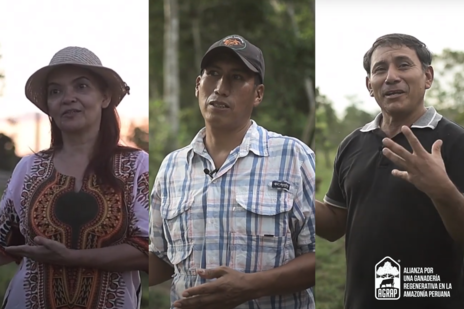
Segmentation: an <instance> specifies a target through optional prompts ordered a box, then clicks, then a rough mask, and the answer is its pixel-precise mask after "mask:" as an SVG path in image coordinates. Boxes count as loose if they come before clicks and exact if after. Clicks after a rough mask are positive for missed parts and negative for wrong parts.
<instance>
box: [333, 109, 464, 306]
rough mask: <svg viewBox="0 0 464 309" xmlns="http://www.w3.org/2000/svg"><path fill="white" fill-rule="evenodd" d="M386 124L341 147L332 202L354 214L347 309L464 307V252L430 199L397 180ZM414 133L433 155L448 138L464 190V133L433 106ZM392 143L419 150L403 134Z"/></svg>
mask: <svg viewBox="0 0 464 309" xmlns="http://www.w3.org/2000/svg"><path fill="white" fill-rule="evenodd" d="M380 119H381V115H380V114H379V115H378V116H377V117H376V119H375V120H374V121H373V122H371V123H369V124H367V125H365V126H364V127H363V128H361V129H358V130H356V131H354V132H353V133H351V134H350V135H349V136H347V137H346V138H345V139H344V140H343V142H342V143H341V144H340V146H339V149H338V153H337V156H336V158H335V164H334V173H333V178H332V183H331V185H330V188H329V191H328V193H327V195H326V197H325V198H324V201H325V202H326V203H328V204H331V205H333V206H336V207H342V208H346V209H347V211H348V221H347V229H346V262H347V278H346V292H345V308H346V309H383V308H389V309H390V308H395V309H396V308H398V309H401V308H408V309H414V308H421V309H422V308H433V309H442V308H443V309H444V308H464V296H463V283H464V277H463V258H464V257H463V250H462V248H461V247H460V246H459V245H458V244H457V243H456V242H455V241H453V239H452V238H451V236H450V235H449V233H448V232H447V231H446V228H445V226H444V224H443V222H442V220H441V218H440V216H439V214H438V212H437V210H436V208H435V206H434V205H433V203H432V201H431V200H430V198H428V197H427V195H426V194H425V193H423V192H421V191H419V190H418V189H416V187H415V186H414V185H412V184H410V183H409V182H407V181H405V180H402V179H400V178H397V177H395V176H393V175H392V174H391V171H392V170H393V169H394V168H397V169H400V168H398V167H397V166H395V165H394V164H393V163H392V162H391V161H390V160H388V159H387V158H386V157H385V156H384V155H383V154H382V151H381V150H382V148H383V145H382V139H383V138H385V137H386V136H385V134H384V133H383V131H381V130H380V129H379V123H380ZM411 129H412V131H413V133H414V134H415V135H416V137H417V138H418V139H419V141H420V142H421V144H422V145H423V147H424V148H425V149H426V150H427V151H428V152H430V151H431V148H432V145H433V143H434V142H435V141H436V140H437V139H442V140H443V145H442V156H443V159H444V162H445V166H446V169H447V172H448V175H449V177H450V179H451V180H452V181H453V183H454V184H455V185H456V186H457V188H458V189H459V190H460V191H461V192H464V129H463V128H462V127H460V126H458V125H456V124H454V123H452V122H451V121H449V120H447V119H445V118H444V117H442V116H441V115H440V114H438V113H437V112H436V111H435V109H433V108H428V109H427V112H426V113H425V114H424V115H423V116H422V117H421V118H420V119H419V120H418V121H417V122H416V123H414V124H413V125H412V126H411ZM392 139H393V141H395V142H396V143H398V144H400V145H402V146H403V147H405V148H406V149H408V150H409V151H412V150H411V147H410V145H409V143H408V141H407V139H406V137H405V136H404V135H403V134H402V133H400V134H398V135H396V136H395V137H394V138H392ZM400 170H401V169H400ZM450 284H451V285H450ZM448 293H449V296H450V297H446V296H448ZM377 298H379V299H381V300H379V299H377ZM388 298H393V299H392V300H386V299H388ZM397 298H399V299H397Z"/></svg>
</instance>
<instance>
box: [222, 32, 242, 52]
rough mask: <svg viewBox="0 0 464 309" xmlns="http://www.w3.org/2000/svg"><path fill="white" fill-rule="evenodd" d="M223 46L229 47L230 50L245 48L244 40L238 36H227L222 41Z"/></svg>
mask: <svg viewBox="0 0 464 309" xmlns="http://www.w3.org/2000/svg"><path fill="white" fill-rule="evenodd" d="M222 44H223V45H224V46H227V47H230V48H232V49H244V48H245V47H246V43H245V40H244V39H242V38H241V37H239V36H234V35H232V36H228V37H227V38H225V39H224V40H223V41H222Z"/></svg>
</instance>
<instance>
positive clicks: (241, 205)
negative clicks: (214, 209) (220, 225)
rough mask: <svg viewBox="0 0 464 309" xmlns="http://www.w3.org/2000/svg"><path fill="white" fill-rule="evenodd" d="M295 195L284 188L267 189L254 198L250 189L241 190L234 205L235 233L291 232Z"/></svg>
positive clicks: (276, 233) (264, 234) (268, 233)
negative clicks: (290, 220)
mask: <svg viewBox="0 0 464 309" xmlns="http://www.w3.org/2000/svg"><path fill="white" fill-rule="evenodd" d="M293 199H294V196H293V194H292V193H291V192H287V191H284V190H270V189H267V190H265V192H263V194H260V195H259V196H258V197H257V198H254V197H253V195H252V194H250V192H249V191H239V192H237V195H236V202H237V203H236V205H235V206H234V207H233V218H232V222H233V224H232V229H233V231H232V232H233V233H237V234H242V235H256V236H274V237H280V236H286V235H287V234H289V233H290V229H289V212H290V210H291V209H292V207H293Z"/></svg>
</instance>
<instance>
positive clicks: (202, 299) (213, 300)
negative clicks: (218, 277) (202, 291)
mask: <svg viewBox="0 0 464 309" xmlns="http://www.w3.org/2000/svg"><path fill="white" fill-rule="evenodd" d="M221 297H223V296H221V295H220V294H216V295H210V294H207V295H199V296H194V297H189V298H184V299H181V300H178V301H176V302H174V304H173V306H174V308H182V309H200V308H201V309H203V308H208V305H213V304H218V303H220V302H221Z"/></svg>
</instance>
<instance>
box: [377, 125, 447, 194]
mask: <svg viewBox="0 0 464 309" xmlns="http://www.w3.org/2000/svg"><path fill="white" fill-rule="evenodd" d="M401 131H402V132H403V134H404V136H405V137H406V139H407V140H408V142H409V145H411V148H412V150H413V152H412V153H410V152H409V151H407V150H406V149H405V148H403V147H402V146H400V145H399V144H397V143H395V142H394V141H392V140H391V139H389V138H385V139H384V140H383V144H384V146H385V148H384V149H383V154H384V155H385V156H386V157H387V158H388V159H390V160H391V161H392V162H393V163H395V164H396V165H397V166H399V167H400V168H402V169H403V170H404V171H399V170H397V169H394V170H393V171H392V174H393V175H394V176H396V177H399V178H402V179H404V180H407V181H409V182H410V183H412V184H413V185H414V186H416V188H418V189H419V190H421V191H422V192H424V193H426V194H428V195H433V194H435V192H434V190H435V189H436V188H437V187H438V186H437V184H440V183H448V182H449V178H448V175H447V173H446V168H445V163H444V162H443V158H442V156H441V146H442V144H443V142H442V141H441V140H437V141H435V143H434V144H433V145H432V153H429V152H427V151H426V150H425V149H424V147H423V146H422V145H421V143H420V142H419V140H418V139H417V137H416V136H415V135H414V134H413V133H412V131H411V129H410V128H408V127H406V126H403V127H402V128H401Z"/></svg>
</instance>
